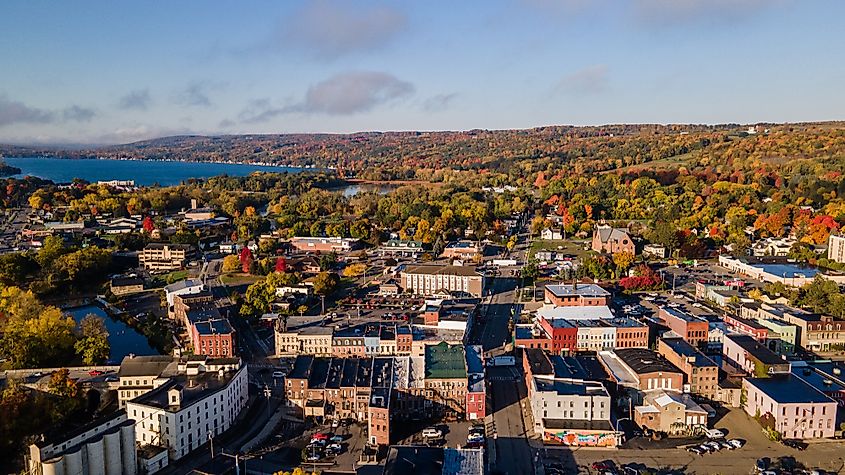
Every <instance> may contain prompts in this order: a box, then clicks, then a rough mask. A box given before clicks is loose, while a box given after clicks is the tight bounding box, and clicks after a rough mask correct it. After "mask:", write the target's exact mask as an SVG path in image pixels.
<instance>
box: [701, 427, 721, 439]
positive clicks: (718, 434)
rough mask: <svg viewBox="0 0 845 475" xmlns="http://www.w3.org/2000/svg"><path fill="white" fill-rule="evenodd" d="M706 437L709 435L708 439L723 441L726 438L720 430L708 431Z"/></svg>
mask: <svg viewBox="0 0 845 475" xmlns="http://www.w3.org/2000/svg"><path fill="white" fill-rule="evenodd" d="M705 435H707V438H708V439H721V438H723V437H724V436H725V433H724V432H722V431H720V430H719V429H707V432H706V433H705Z"/></svg>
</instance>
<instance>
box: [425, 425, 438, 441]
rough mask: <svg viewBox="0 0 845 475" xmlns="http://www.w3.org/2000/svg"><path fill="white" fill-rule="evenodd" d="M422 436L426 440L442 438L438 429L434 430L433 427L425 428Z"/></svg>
mask: <svg viewBox="0 0 845 475" xmlns="http://www.w3.org/2000/svg"><path fill="white" fill-rule="evenodd" d="M422 436H423V437H425V438H426V439H439V438H440V437H443V433H442V432H440V429H435V428H434V427H427V428H425V429H423V431H422Z"/></svg>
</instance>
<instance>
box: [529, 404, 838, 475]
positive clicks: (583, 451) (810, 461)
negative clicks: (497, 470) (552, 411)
mask: <svg viewBox="0 0 845 475" xmlns="http://www.w3.org/2000/svg"><path fill="white" fill-rule="evenodd" d="M714 427H716V428H718V429H720V430H722V431H723V432H725V434H726V437H727V438H729V439H734V438H735V439H740V440H743V441H745V444H744V446H743V447H742V448H740V449H734V450H728V449H722V450H719V451H718V452H714V453H708V454H704V455H696V454H693V453H690V452H688V451H687V450H685V448H684V446H683V445H682V446H681V447H677V448H669V447H666V446H665V444H663V443H662V442H663V441H661V442H660V443H655V444H653V447H650V446H649V442H648V441H642V442H638V443H637V444H635V445H636V446H637V447H640V448H623V449H619V450H612V449H592V448H578V449H568V448H563V447H560V448H558V447H554V448H552V447H548V448H546V449H545V450H544V451H543V452H544V461H545V463H546V464H547V465H549V466H552V465H556V466H560V467H561V470H562V473H586V474H594V473H601V470H596V469H594V468H593V467H592V464H593V463H594V462H601V461H605V460H610V461H612V462H614V464H615V465H616V466H617V467H621V466H622V465H624V464H636V465H638V466H640V468H645V467H647V468H650V469H652V470H655V471H657V470H660V471H661V472H662V473H686V474H693V473H696V474H703V473H720V474H744V473H754V472H756V468H755V462H756V461H757V460H758V459H760V458H763V457H768V458H770V459H771V460H772V465H777V463H778V459H779V458H781V457H787V459H785V460H782V462H785V464H786V465H789V463H790V460H789V459H788V457H792V458H794V459H795V462H796V465H797V466H798V467H801V466H803V467H806V468H807V469H822V470H824V471H826V472H829V473H845V463H844V462H843V457H845V443H843V442H842V441H834V440H820V441H811V442H810V443H809V444H808V447H807V449H806V450H804V451H798V450H796V449H793V448H789V447H786V446H784V445H783V444H781V443H778V442H772V441H770V440H768V439H767V438H766V437H765V435H763V432H762V430H761V429H760V425H759V424H758V423H757V421H755V420H754V419H753V418H751V417H750V416H748V415H747V414H745V412H744V411H743V410H742V409H731V410H730V411H729V412H728V413H727V414H726V415H725V416H724V417H722V418H721V419H719V420H717V421H716V423H715V424H714ZM702 441H704V439H702ZM697 443H701V442H697ZM626 445H627V444H626ZM551 472H555V470H554V469H553V470H551ZM775 472H776V473H783V472H780V471H777V470H775Z"/></svg>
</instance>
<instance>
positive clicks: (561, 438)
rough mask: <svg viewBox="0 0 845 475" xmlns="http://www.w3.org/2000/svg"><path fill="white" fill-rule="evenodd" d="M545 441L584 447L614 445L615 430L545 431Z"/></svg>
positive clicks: (615, 443) (615, 442) (615, 440)
mask: <svg viewBox="0 0 845 475" xmlns="http://www.w3.org/2000/svg"><path fill="white" fill-rule="evenodd" d="M545 435H546V441H547V442H552V443H557V444H563V445H571V446H584V447H616V445H617V436H616V433H615V432H599V433H594V434H584V433H580V432H574V431H558V432H551V431H546V433H545Z"/></svg>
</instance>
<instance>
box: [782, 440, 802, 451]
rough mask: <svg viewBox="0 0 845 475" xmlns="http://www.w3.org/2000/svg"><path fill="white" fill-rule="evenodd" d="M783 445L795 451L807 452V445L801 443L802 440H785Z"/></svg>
mask: <svg viewBox="0 0 845 475" xmlns="http://www.w3.org/2000/svg"><path fill="white" fill-rule="evenodd" d="M783 445H785V446H787V447H792V448H793V449H795V450H799V451H804V450H807V443H806V442H803V441H800V440H794V439H784V440H783Z"/></svg>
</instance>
